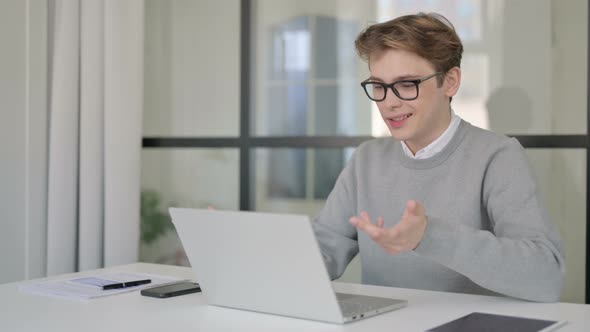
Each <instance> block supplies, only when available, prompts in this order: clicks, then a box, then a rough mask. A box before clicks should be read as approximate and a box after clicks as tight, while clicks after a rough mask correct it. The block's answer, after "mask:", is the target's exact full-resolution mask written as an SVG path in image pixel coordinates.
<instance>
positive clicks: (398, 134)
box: [389, 129, 410, 141]
mask: <svg viewBox="0 0 590 332" xmlns="http://www.w3.org/2000/svg"><path fill="white" fill-rule="evenodd" d="M389 132H390V133H391V136H392V137H393V138H395V139H396V140H398V141H406V140H408V139H409V138H410V135H408V133H406V132H405V130H403V131H402V130H400V129H394V130H391V129H389Z"/></svg>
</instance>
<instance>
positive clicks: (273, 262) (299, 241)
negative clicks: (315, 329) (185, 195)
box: [170, 208, 407, 324]
mask: <svg viewBox="0 0 590 332" xmlns="http://www.w3.org/2000/svg"><path fill="white" fill-rule="evenodd" d="M170 215H171V216H172V222H173V223H174V226H175V227H176V231H177V233H178V235H179V237H180V240H181V242H182V244H183V246H184V249H185V251H186V254H187V257H188V259H189V261H190V263H191V266H192V268H193V270H194V271H195V273H196V275H197V279H198V282H199V284H200V285H201V289H202V291H203V294H204V296H205V297H206V299H207V303H208V304H210V305H215V306H221V307H228V308H234V309H243V310H250V311H256V312H261V313H268V314H275V315H282V316H289V317H296V318H304V319H310V320H317V321H324V322H329V323H339V324H343V323H348V322H352V321H355V320H359V319H363V318H367V317H370V316H374V315H377V314H380V313H384V312H387V311H391V310H394V309H398V308H402V307H404V306H406V305H407V301H405V300H399V299H391V298H382V297H374V296H363V295H354V294H337V293H335V292H334V290H333V288H332V283H331V281H330V279H329V276H328V271H327V270H326V267H325V265H324V261H323V258H322V255H321V253H320V249H319V246H318V243H317V241H316V239H315V236H314V233H313V230H312V227H311V221H310V220H309V218H308V217H307V216H302V215H292V214H273V213H260V212H246V211H217V210H199V209H182V208H170Z"/></svg>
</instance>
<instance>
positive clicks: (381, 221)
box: [377, 217, 385, 228]
mask: <svg viewBox="0 0 590 332" xmlns="http://www.w3.org/2000/svg"><path fill="white" fill-rule="evenodd" d="M383 224H385V221H383V217H379V218H377V227H379V228H383Z"/></svg>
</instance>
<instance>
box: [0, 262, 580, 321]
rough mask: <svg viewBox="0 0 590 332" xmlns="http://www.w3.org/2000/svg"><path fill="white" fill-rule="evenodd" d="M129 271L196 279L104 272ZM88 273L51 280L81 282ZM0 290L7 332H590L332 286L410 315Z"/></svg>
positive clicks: (162, 270) (441, 299) (450, 298)
mask: <svg viewBox="0 0 590 332" xmlns="http://www.w3.org/2000/svg"><path fill="white" fill-rule="evenodd" d="M99 271H100V272H112V271H132V272H145V273H154V274H162V275H168V276H175V277H179V278H185V279H194V274H193V273H192V270H191V269H189V268H184V267H175V266H166V265H155V264H144V263H137V264H131V265H124V266H118V267H114V268H108V269H104V270H99ZM97 272H98V271H87V272H81V273H77V274H70V275H63V276H58V277H54V278H48V279H61V278H67V277H72V276H74V275H78V276H83V275H88V274H94V273H97ZM18 284H19V283H10V284H4V285H0V330H2V331H64V332H67V331H83V332H95V331H108V332H113V331H141V332H148V331H158V332H160V331H191V332H194V331H240V330H244V331H277V330H280V331H424V330H426V329H429V328H432V327H434V326H437V325H440V324H442V323H444V322H447V321H450V320H453V319H455V318H458V317H461V316H463V315H466V314H468V313H470V312H473V311H482V312H490V313H498V314H505V315H513V316H526V317H531V318H539V319H549V320H566V321H568V324H567V325H566V326H564V327H562V328H561V329H559V331H560V332H567V331H590V305H582V304H571V303H531V302H524V301H519V300H515V299H509V298H502V297H490V296H478V295H465V294H454V293H443V292H431V291H421V290H412V289H403V288H390V287H376V286H367V285H358V284H343V283H334V288H335V289H336V290H337V291H341V292H347V293H358V294H366V295H376V296H389V297H394V298H401V299H406V300H408V301H409V304H408V306H407V307H406V308H403V309H400V310H396V311H392V312H389V313H386V314H382V315H378V316H375V317H372V318H369V319H365V320H361V321H357V322H354V323H350V324H347V325H334V324H328V323H321V322H313V321H306V320H302V319H295V318H288V317H281V316H273V315H266V314H258V313H253V312H248V311H242V310H234V309H226V308H220V307H215V306H208V305H206V302H205V299H204V296H203V295H202V294H201V293H197V294H190V295H184V296H180V297H175V298H169V299H156V298H149V297H145V296H141V295H140V294H139V292H132V293H126V294H121V295H116V296H111V297H106V298H100V299H94V300H91V301H89V302H76V301H70V300H63V299H56V298H49V297H42V296H35V295H29V294H26V293H22V292H20V291H19V290H18Z"/></svg>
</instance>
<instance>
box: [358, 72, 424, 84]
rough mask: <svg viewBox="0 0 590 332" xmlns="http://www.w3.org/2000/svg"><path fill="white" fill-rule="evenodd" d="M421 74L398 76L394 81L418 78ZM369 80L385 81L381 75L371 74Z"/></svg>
mask: <svg viewBox="0 0 590 332" xmlns="http://www.w3.org/2000/svg"><path fill="white" fill-rule="evenodd" d="M419 77H420V75H418V74H407V75H402V76H398V77H396V78H395V79H394V80H393V81H392V82H398V81H404V80H415V79H418V78H419ZM367 80H368V81H378V82H385V81H384V80H382V79H380V78H379V77H375V76H372V75H371V76H369V78H368V79H367Z"/></svg>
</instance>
